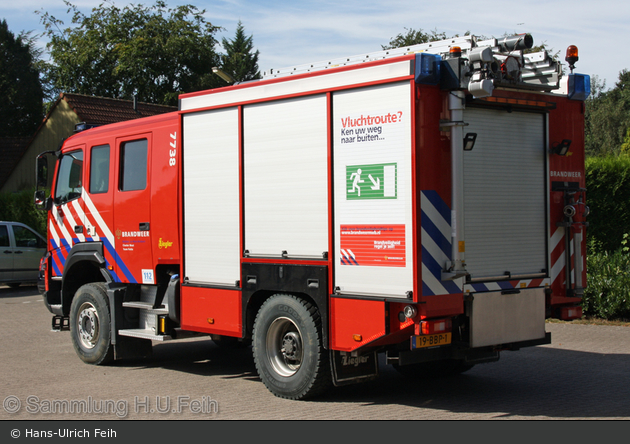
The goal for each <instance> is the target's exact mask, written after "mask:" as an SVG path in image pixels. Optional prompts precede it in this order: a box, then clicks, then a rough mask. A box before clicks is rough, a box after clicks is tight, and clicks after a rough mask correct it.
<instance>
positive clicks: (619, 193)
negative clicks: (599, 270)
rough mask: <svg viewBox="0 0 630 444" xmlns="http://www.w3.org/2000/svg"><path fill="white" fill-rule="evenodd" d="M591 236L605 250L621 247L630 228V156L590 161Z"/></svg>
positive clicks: (588, 191)
mask: <svg viewBox="0 0 630 444" xmlns="http://www.w3.org/2000/svg"><path fill="white" fill-rule="evenodd" d="M586 189H587V203H588V206H589V207H590V209H591V214H590V215H589V216H588V223H589V227H588V236H589V238H591V239H593V240H594V241H596V242H597V243H598V245H600V246H601V249H602V251H608V252H612V251H615V250H616V249H617V247H618V246H619V244H620V242H621V241H622V239H623V235H624V233H626V232H628V230H630V156H624V155H621V156H607V157H591V158H588V159H587V160H586Z"/></svg>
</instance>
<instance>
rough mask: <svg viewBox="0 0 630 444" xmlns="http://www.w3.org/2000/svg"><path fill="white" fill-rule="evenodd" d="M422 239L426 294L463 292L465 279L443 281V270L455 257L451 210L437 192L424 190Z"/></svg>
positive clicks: (422, 194) (421, 205)
mask: <svg viewBox="0 0 630 444" xmlns="http://www.w3.org/2000/svg"><path fill="white" fill-rule="evenodd" d="M420 210H421V222H420V225H421V228H422V234H421V241H422V295H423V296H434V295H445V294H456V293H461V292H462V284H461V282H462V280H461V279H457V280H450V281H443V280H442V270H443V269H444V267H445V265H446V262H448V261H450V260H451V254H452V250H451V246H452V244H451V236H452V235H451V209H450V207H449V206H448V205H447V204H446V202H444V200H442V198H441V197H440V195H439V194H438V193H437V191H434V190H423V191H422V193H421V200H420Z"/></svg>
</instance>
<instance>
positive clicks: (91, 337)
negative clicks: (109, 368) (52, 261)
mask: <svg viewBox="0 0 630 444" xmlns="http://www.w3.org/2000/svg"><path fill="white" fill-rule="evenodd" d="M70 333H71V336H72V344H73V345H74V349H75V351H76V352H77V354H78V355H79V358H81V360H82V361H83V362H86V363H88V364H97V365H98V364H107V363H110V362H112V361H113V360H114V347H113V346H112V344H111V318H110V313H109V303H108V299H107V287H106V285H105V284H104V283H102V282H97V283H92V284H86V285H83V286H82V287H81V288H79V290H77V292H76V294H75V296H74V299H73V300H72V305H71V306H70Z"/></svg>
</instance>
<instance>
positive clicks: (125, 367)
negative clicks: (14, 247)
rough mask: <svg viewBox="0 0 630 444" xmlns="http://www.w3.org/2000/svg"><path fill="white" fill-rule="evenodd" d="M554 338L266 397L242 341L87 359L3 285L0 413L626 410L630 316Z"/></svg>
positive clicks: (152, 416) (397, 415) (389, 414)
mask: <svg viewBox="0 0 630 444" xmlns="http://www.w3.org/2000/svg"><path fill="white" fill-rule="evenodd" d="M547 331H549V332H551V334H552V344H550V345H546V346H539V347H530V348H526V349H522V350H520V351H516V352H503V353H502V355H501V359H500V360H499V361H498V362H496V363H492V364H483V365H477V366H476V367H474V368H473V369H472V370H470V371H469V372H467V373H465V374H463V375H460V376H457V377H452V378H444V379H432V380H411V379H408V378H405V377H403V376H401V375H399V374H398V373H397V372H396V371H395V370H394V369H392V368H391V367H389V366H385V365H381V367H380V372H381V374H380V376H379V378H378V379H377V380H375V381H371V382H367V383H364V384H359V385H351V386H346V387H338V388H335V389H333V390H331V391H330V392H329V393H327V394H326V395H324V396H323V397H320V398H318V399H316V400H312V401H289V400H284V399H280V398H277V397H275V396H273V395H272V394H271V393H270V392H269V391H267V389H266V388H265V386H264V384H263V383H262V382H261V381H260V380H259V378H258V376H257V375H256V371H255V368H254V364H253V360H252V357H251V351H250V350H249V349H241V350H224V349H220V348H218V347H217V346H216V345H215V344H214V343H213V342H212V341H210V340H208V339H194V340H186V341H185V342H169V343H156V344H155V345H154V347H153V356H152V357H150V358H147V359H145V360H136V361H126V362H117V363H115V364H114V365H112V366H91V365H87V364H84V363H82V362H81V361H80V360H79V358H78V357H77V356H76V354H75V352H74V349H73V347H72V343H71V340H70V333H69V332H67V331H64V332H53V331H51V315H50V313H49V312H48V311H47V310H46V308H45V306H44V304H43V302H42V299H41V296H40V295H39V294H38V293H37V289H36V288H35V287H20V288H19V289H17V290H13V289H9V288H8V287H3V286H0V337H1V338H2V341H0V356H1V359H0V374H2V375H3V376H2V379H1V382H0V399H2V401H3V407H0V420H57V419H66V420H67V419H73V420H77V419H79V420H111V419H132V420H161V419H165V420H180V419H182V420H184V419H185V420H208V419H210V420H212V419H218V420H306V419H312V420H339V419H344V420H363V421H365V420H575V419H598V420H599V419H603V420H613V419H615V420H618V419H621V420H627V419H630V327H623V326H619V327H617V326H595V325H576V324H571V323H548V324H547Z"/></svg>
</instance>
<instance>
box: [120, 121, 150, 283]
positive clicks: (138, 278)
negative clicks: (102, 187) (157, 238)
mask: <svg viewBox="0 0 630 444" xmlns="http://www.w3.org/2000/svg"><path fill="white" fill-rule="evenodd" d="M151 142H152V135H151V133H146V134H141V135H136V136H131V137H125V138H118V139H117V140H116V146H117V150H118V156H117V161H116V162H117V165H116V170H117V173H118V177H117V189H116V191H115V194H114V237H115V244H116V256H117V260H116V274H117V275H118V277H119V278H120V279H121V280H122V281H123V282H130V283H142V284H154V283H155V276H154V269H153V260H152V254H151V253H152V250H151V244H152V242H151V240H152V239H151V220H150V214H151V213H150V210H151V187H150V183H151V181H150V174H151V173H150V169H149V165H150V162H151Z"/></svg>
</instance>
